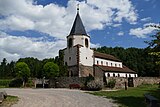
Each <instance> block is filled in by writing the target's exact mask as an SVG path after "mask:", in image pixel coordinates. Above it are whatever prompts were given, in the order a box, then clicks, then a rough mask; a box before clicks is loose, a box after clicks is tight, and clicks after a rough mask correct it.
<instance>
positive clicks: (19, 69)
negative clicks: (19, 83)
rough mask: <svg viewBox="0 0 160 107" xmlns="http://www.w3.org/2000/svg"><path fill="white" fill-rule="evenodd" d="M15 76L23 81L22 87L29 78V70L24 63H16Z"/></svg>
mask: <svg viewBox="0 0 160 107" xmlns="http://www.w3.org/2000/svg"><path fill="white" fill-rule="evenodd" d="M15 71H16V76H17V77H18V78H21V79H22V80H23V86H24V85H25V83H26V82H27V81H28V78H29V77H30V69H29V67H28V65H27V64H26V63H25V62H18V63H17V64H16V67H15Z"/></svg>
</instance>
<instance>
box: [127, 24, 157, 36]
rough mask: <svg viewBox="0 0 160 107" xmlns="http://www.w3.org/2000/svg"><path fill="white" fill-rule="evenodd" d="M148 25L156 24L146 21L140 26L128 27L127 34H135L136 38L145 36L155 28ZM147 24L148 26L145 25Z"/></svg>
mask: <svg viewBox="0 0 160 107" xmlns="http://www.w3.org/2000/svg"><path fill="white" fill-rule="evenodd" d="M148 25H158V24H154V23H146V24H144V25H143V27H142V28H140V27H139V28H135V29H130V32H129V35H133V36H136V37H138V38H146V37H147V35H148V34H151V33H152V32H153V31H154V30H155V29H156V28H154V27H149V26H148ZM147 26H148V27H147Z"/></svg>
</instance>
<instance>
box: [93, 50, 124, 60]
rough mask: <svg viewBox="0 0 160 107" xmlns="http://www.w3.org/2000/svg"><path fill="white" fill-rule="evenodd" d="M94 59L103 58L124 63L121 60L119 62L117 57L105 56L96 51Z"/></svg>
mask: <svg viewBox="0 0 160 107" xmlns="http://www.w3.org/2000/svg"><path fill="white" fill-rule="evenodd" d="M94 57H95V58H102V59H108V60H113V61H118V62H122V61H121V60H119V59H118V58H116V57H114V56H112V55H109V54H104V53H100V52H96V51H94Z"/></svg>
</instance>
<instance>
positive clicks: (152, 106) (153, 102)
mask: <svg viewBox="0 0 160 107" xmlns="http://www.w3.org/2000/svg"><path fill="white" fill-rule="evenodd" d="M144 97H145V100H146V103H147V107H160V104H159V101H158V99H157V98H155V97H153V96H151V95H149V94H144Z"/></svg>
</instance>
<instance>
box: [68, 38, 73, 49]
mask: <svg viewBox="0 0 160 107" xmlns="http://www.w3.org/2000/svg"><path fill="white" fill-rule="evenodd" d="M72 45H73V40H72V38H69V40H68V47H69V48H71V47H72Z"/></svg>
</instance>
